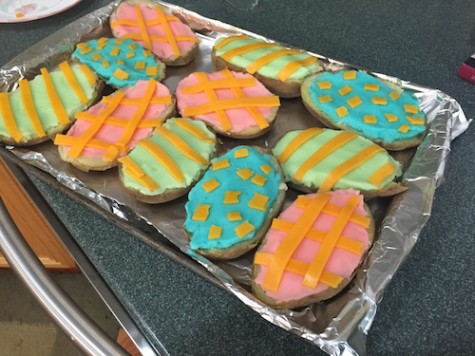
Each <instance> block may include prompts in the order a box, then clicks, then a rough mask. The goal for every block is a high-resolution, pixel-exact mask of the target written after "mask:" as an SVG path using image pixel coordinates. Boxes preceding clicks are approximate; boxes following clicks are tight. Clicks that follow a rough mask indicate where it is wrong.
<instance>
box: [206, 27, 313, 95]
mask: <svg viewBox="0 0 475 356" xmlns="http://www.w3.org/2000/svg"><path fill="white" fill-rule="evenodd" d="M212 61H213V64H214V65H215V67H216V68H218V69H222V68H229V69H231V70H236V71H241V72H245V73H249V74H252V75H254V76H255V77H256V78H258V79H259V80H260V81H261V82H262V83H263V84H264V85H265V86H266V87H267V88H268V89H269V90H270V91H272V92H273V93H275V94H277V95H279V96H282V97H297V96H300V86H301V84H302V82H303V80H304V79H305V78H306V77H308V76H309V75H311V74H315V73H318V72H320V71H321V70H322V67H321V66H320V63H319V61H318V59H317V58H316V57H314V56H311V55H310V54H308V53H307V52H304V51H302V50H298V49H292V48H288V47H284V46H282V45H280V44H278V43H276V42H267V41H264V40H262V39H258V38H253V37H249V36H247V35H240V36H229V37H223V38H218V39H217V40H216V43H215V45H214V47H213V52H212Z"/></svg>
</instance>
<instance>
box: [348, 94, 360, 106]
mask: <svg viewBox="0 0 475 356" xmlns="http://www.w3.org/2000/svg"><path fill="white" fill-rule="evenodd" d="M346 103H347V104H348V105H350V106H351V108H353V109H354V108H356V107H358V106H360V105H361V104H362V103H363V100H361V98H360V97H359V96H358V95H355V96H354V97H352V98H351V99H348V100H347V101H346Z"/></svg>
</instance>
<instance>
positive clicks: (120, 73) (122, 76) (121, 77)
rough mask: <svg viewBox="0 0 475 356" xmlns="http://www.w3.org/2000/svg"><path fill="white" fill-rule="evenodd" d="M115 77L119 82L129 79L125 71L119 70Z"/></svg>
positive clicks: (116, 71)
mask: <svg viewBox="0 0 475 356" xmlns="http://www.w3.org/2000/svg"><path fill="white" fill-rule="evenodd" d="M113 76H114V77H115V78H117V79H119V80H126V79H127V78H129V73H127V72H126V71H125V70H122V69H120V68H117V69H116V70H115V72H114V74H113Z"/></svg>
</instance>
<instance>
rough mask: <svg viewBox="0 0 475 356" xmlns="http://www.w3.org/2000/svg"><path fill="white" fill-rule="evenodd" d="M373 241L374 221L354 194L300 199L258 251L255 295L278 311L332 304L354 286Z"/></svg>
mask: <svg viewBox="0 0 475 356" xmlns="http://www.w3.org/2000/svg"><path fill="white" fill-rule="evenodd" d="M373 236H374V222H373V219H372V217H371V214H370V213H369V209H368V208H367V207H366V206H365V205H364V201H363V196H362V195H361V194H360V193H359V192H357V191H355V190H351V189H350V190H338V191H335V192H327V193H322V194H309V195H302V196H299V197H298V198H297V200H296V201H294V202H293V203H292V205H290V206H289V207H288V208H287V209H285V210H284V211H283V212H282V213H281V214H280V215H279V217H278V218H277V219H274V220H273V221H272V225H271V228H270V229H269V231H268V233H267V234H266V236H265V238H264V241H263V242H262V243H261V245H260V246H259V248H258V250H257V252H256V254H255V257H254V265H253V281H252V290H253V293H254V294H255V295H256V296H257V297H258V298H259V299H261V300H262V301H264V302H265V303H266V304H268V305H270V306H271V307H274V308H296V307H300V306H305V305H308V304H311V303H314V302H319V301H322V300H325V299H329V298H331V297H333V296H335V295H336V294H337V293H338V292H340V291H341V290H342V289H343V288H344V287H345V286H346V285H348V283H349V282H350V281H351V279H352V278H353V276H354V275H355V273H356V270H357V268H358V266H359V265H360V263H361V261H362V259H363V258H364V256H365V255H366V252H367V251H368V249H369V247H370V246H371V243H372V241H373Z"/></svg>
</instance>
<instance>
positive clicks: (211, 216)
mask: <svg viewBox="0 0 475 356" xmlns="http://www.w3.org/2000/svg"><path fill="white" fill-rule="evenodd" d="M285 190H286V185H285V183H284V181H283V178H282V172H281V170H280V166H279V164H278V163H277V160H276V159H275V158H274V157H273V156H271V155H269V154H267V153H264V152H263V151H262V150H261V149H258V148H253V147H250V146H238V147H235V148H234V149H232V150H230V151H228V152H227V153H226V154H224V155H222V156H220V157H217V158H215V159H214V160H212V161H211V167H210V168H209V170H208V171H207V172H206V173H205V174H204V176H203V178H202V179H201V180H200V181H199V182H198V183H197V184H196V185H195V186H194V187H193V189H192V190H191V191H190V193H189V194H188V202H187V203H186V204H185V210H186V214H187V217H186V221H185V225H184V227H185V230H186V232H187V234H188V236H189V237H190V248H191V249H192V250H194V251H196V252H198V253H200V254H202V255H204V256H206V257H209V258H214V259H223V260H224V259H231V258H235V257H238V256H241V255H242V254H244V253H246V252H247V251H249V250H251V249H252V248H254V247H255V246H256V245H257V244H258V243H259V242H260V240H261V239H262V238H263V236H264V235H265V232H266V231H267V229H268V228H269V226H270V223H271V222H272V219H273V218H274V217H276V216H277V214H278V213H279V211H280V208H281V207H282V204H283V202H284V197H285Z"/></svg>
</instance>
